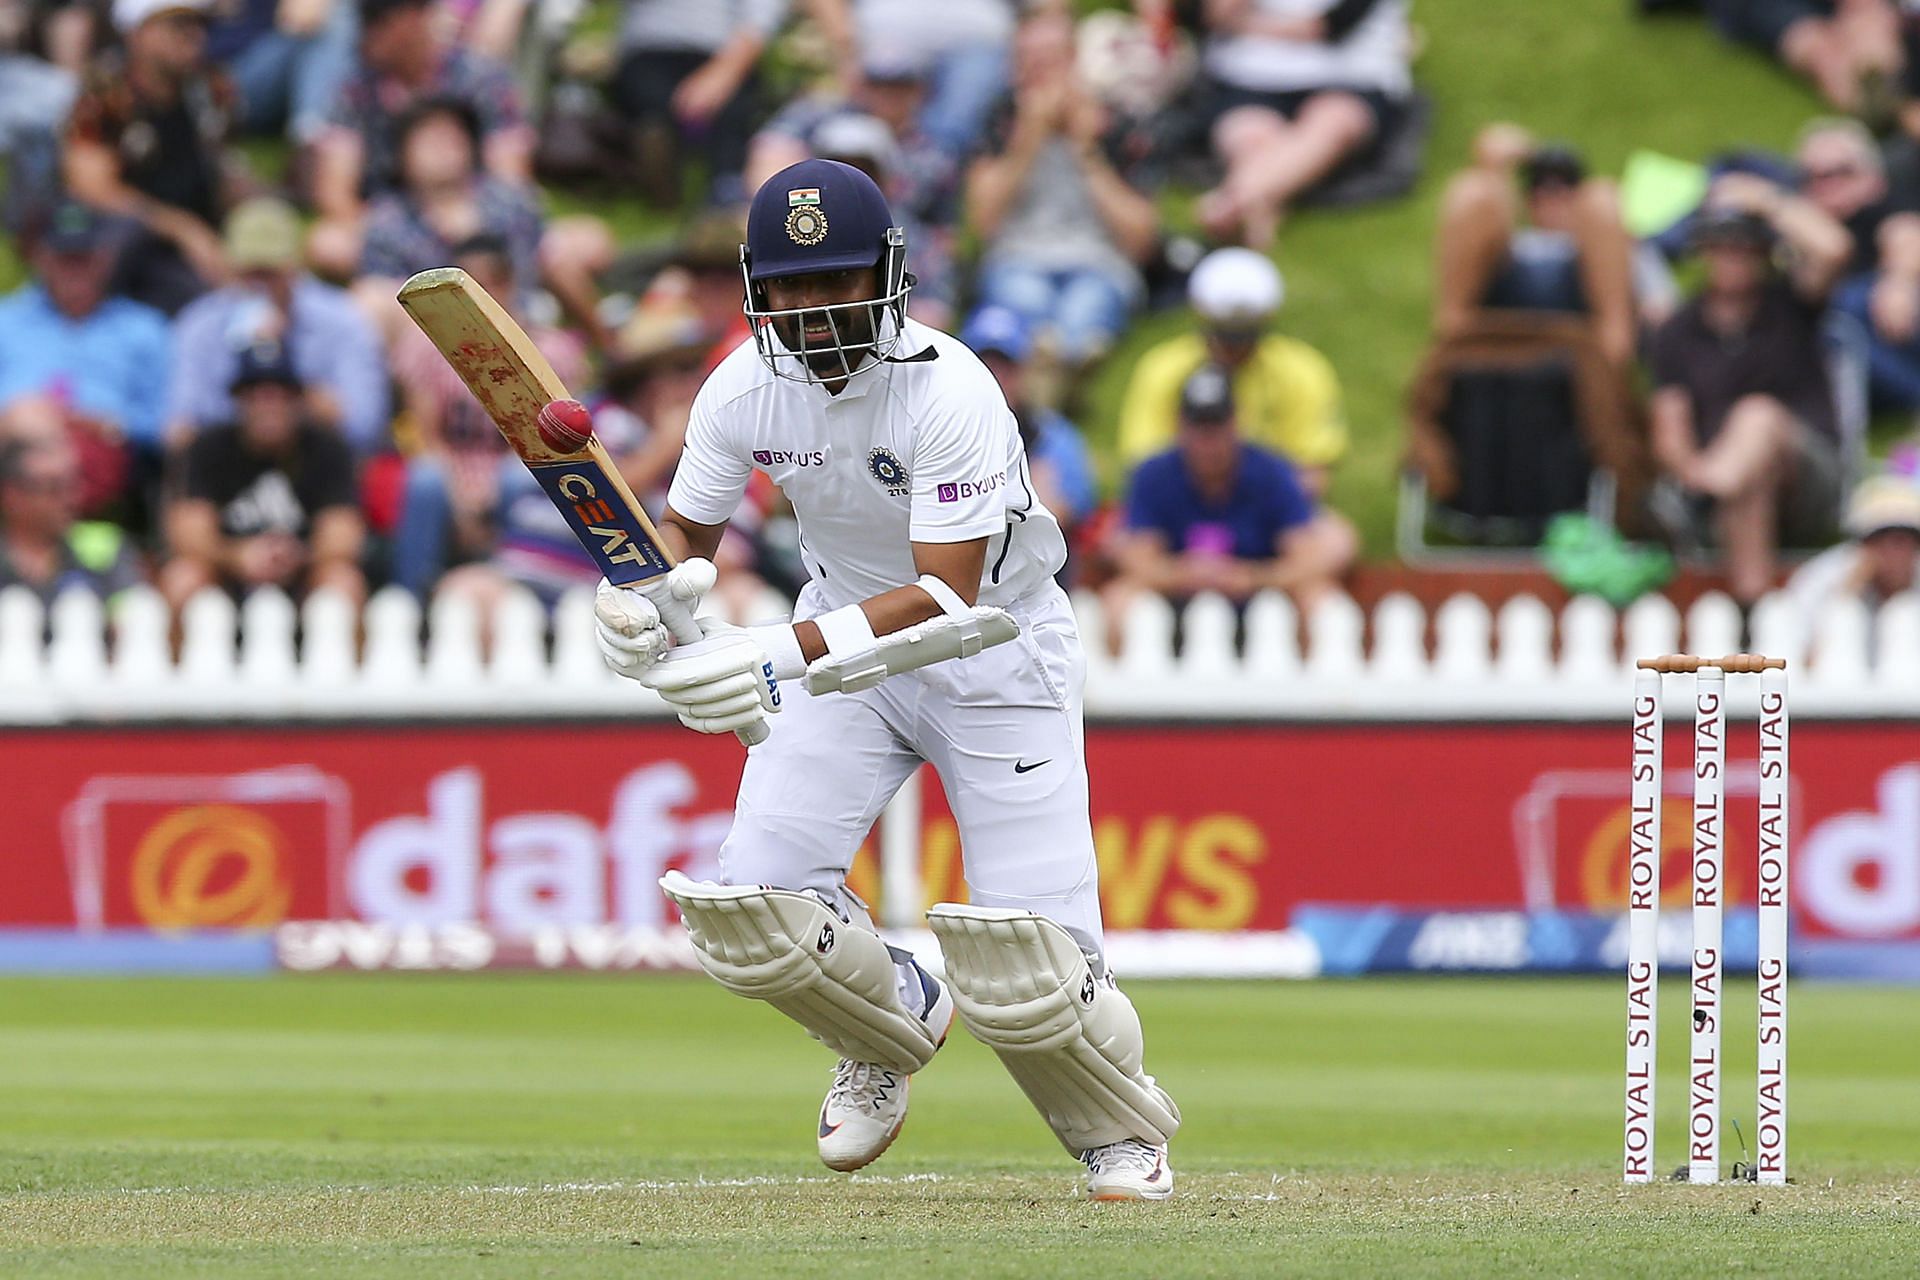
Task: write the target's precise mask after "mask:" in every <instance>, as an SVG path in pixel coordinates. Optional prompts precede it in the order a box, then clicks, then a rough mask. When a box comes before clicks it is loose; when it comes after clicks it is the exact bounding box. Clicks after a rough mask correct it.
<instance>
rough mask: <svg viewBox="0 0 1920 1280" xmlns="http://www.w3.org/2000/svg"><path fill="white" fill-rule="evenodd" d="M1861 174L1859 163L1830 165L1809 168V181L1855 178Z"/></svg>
mask: <svg viewBox="0 0 1920 1280" xmlns="http://www.w3.org/2000/svg"><path fill="white" fill-rule="evenodd" d="M1859 175H1860V166H1859V165H1857V164H1836V165H1829V166H1827V167H1826V168H1824V169H1809V170H1807V181H1808V182H1832V181H1833V180H1834V179H1836V178H1855V177H1858V176H1859Z"/></svg>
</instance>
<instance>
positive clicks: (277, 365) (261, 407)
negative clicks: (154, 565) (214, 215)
mask: <svg viewBox="0 0 1920 1280" xmlns="http://www.w3.org/2000/svg"><path fill="white" fill-rule="evenodd" d="M232 390H233V400H234V405H235V408H236V409H237V416H236V418H235V420H234V421H233V422H232V423H231V424H228V425H226V426H219V427H212V428H209V429H208V430H206V431H203V432H201V433H200V434H199V435H197V436H195V437H194V439H193V442H192V443H191V444H190V445H188V446H187V451H186V453H185V455H184V456H183V458H182V466H181V476H180V484H179V491H178V493H177V495H176V496H175V497H174V499H173V501H172V502H171V503H170V504H169V505H168V507H167V510H166V517H165V530H166V539H167V547H168V550H169V553H170V557H169V559H168V560H167V562H166V563H165V564H164V565H162V566H161V569H160V591H161V593H162V594H163V595H165V596H166V598H167V600H168V602H169V603H171V604H172V605H173V606H174V608H176V609H178V608H180V607H181V606H182V605H184V604H185V603H186V602H187V600H188V599H190V598H191V597H192V596H193V594H194V593H195V592H197V591H200V590H202V589H203V588H206V587H210V586H219V587H223V588H225V589H226V590H229V591H233V592H236V593H239V594H245V593H247V592H249V591H251V590H253V589H254V588H255V587H264V586H275V587H279V588H281V589H283V590H285V591H287V592H289V593H292V594H294V595H300V594H303V593H304V592H307V591H312V590H318V589H320V588H322V587H331V588H333V589H334V590H336V591H339V592H341V593H342V594H343V595H345V596H346V597H347V598H348V599H349V600H351V601H352V602H353V603H354V604H355V606H358V604H359V603H360V601H361V599H362V598H363V597H364V596H365V594H366V583H365V580H364V579H363V578H362V577H361V573H360V551H361V546H362V543H363V542H364V540H365V534H366V530H365V528H364V526H363V525H362V524H361V520H360V511H359V507H358V505H357V497H358V495H357V493H356V491H355V485H354V473H353V455H352V454H351V453H350V452H349V451H348V449H347V446H346V443H345V442H344V441H342V440H341V439H340V437H339V435H338V434H337V433H336V432H333V431H329V430H327V429H326V428H325V427H320V426H316V425H314V424H313V423H311V422H308V421H307V420H306V419H305V417H304V415H303V412H302V405H303V403H304V400H305V390H306V389H305V388H304V387H303V386H302V385H301V382H300V375H299V374H298V373H297V372H295V370H294V367H293V362H292V361H291V360H290V359H288V356H287V352H286V350H285V349H284V348H282V347H281V346H279V345H278V344H277V343H272V342H263V343H258V344H256V345H254V346H252V347H250V348H248V349H247V350H246V351H245V352H244V353H242V355H241V357H240V363H239V367H238V368H237V369H236V370H235V371H234V378H233V387H232Z"/></svg>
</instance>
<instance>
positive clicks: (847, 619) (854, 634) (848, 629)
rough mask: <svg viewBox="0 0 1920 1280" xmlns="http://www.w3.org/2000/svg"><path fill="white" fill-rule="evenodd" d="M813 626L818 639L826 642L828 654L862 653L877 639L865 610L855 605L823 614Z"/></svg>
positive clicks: (871, 646)
mask: <svg viewBox="0 0 1920 1280" xmlns="http://www.w3.org/2000/svg"><path fill="white" fill-rule="evenodd" d="M813 625H814V626H816V627H819V628H820V638H821V639H822V640H824V641H826V645H827V652H828V653H830V654H839V655H844V654H849V653H863V652H865V651H866V650H868V649H871V648H873V646H874V643H875V641H876V639H877V637H876V636H875V635H874V634H873V624H872V623H871V622H868V621H867V614H866V610H864V609H862V608H861V607H860V606H859V605H857V604H850V605H848V606H846V607H845V608H843V609H834V610H832V611H830V612H827V613H823V614H821V615H820V616H819V617H817V618H815V619H814V620H813Z"/></svg>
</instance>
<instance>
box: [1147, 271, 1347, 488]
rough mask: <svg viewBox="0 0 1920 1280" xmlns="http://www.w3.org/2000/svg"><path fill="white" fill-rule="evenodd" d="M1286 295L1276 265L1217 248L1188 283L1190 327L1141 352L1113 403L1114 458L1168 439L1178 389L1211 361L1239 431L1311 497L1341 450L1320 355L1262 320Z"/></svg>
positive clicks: (1340, 428)
mask: <svg viewBox="0 0 1920 1280" xmlns="http://www.w3.org/2000/svg"><path fill="white" fill-rule="evenodd" d="M1285 296H1286V289H1285V285H1284V283H1283V282H1282V280H1281V278H1280V272H1279V269H1278V268H1276V267H1275V266H1274V265H1273V263H1272V261H1271V260H1269V259H1268V258H1267V257H1266V256H1265V255H1264V254H1258V253H1255V252H1254V251H1253V250H1251V249H1237V248H1236V249H1216V250H1215V251H1214V252H1212V253H1210V254H1208V255H1207V256H1206V257H1205V258H1202V259H1201V260H1200V265H1199V266H1197V267H1195V268H1194V272H1193V275H1192V276H1190V277H1189V278H1188V280H1187V300H1188V301H1189V302H1190V303H1191V304H1192V306H1193V309H1194V312H1195V314H1196V315H1197V316H1198V317H1199V320H1200V327H1199V329H1198V331H1196V332H1190V333H1184V334H1181V335H1180V336H1178V337H1175V338H1169V339H1167V340H1166V341H1165V342H1162V343H1161V344H1160V345H1158V346H1156V347H1153V348H1151V349H1149V350H1148V351H1147V353H1146V354H1145V355H1143V356H1141V357H1140V360H1139V363H1137V364H1136V365H1134V367H1133V377H1132V379H1131V380H1130V381H1129V382H1128V383H1127V390H1126V396H1125V398H1124V399H1123V400H1122V401H1121V405H1120V457H1121V460H1122V461H1123V462H1125V463H1127V464H1128V465H1133V464H1135V463H1137V462H1139V461H1141V460H1142V459H1144V458H1146V457H1147V456H1148V455H1149V454H1153V453H1158V452H1159V451H1161V450H1162V449H1165V448H1166V447H1167V446H1168V445H1169V444H1171V443H1172V442H1173V440H1174V436H1175V434H1176V431H1177V429H1178V426H1179V420H1180V414H1179V406H1180V389H1181V387H1183V386H1184V385H1186V381H1187V379H1188V378H1190V377H1191V376H1193V373H1194V371H1195V370H1197V369H1199V368H1200V367H1201V366H1202V365H1205V364H1209V363H1211V364H1216V365H1218V366H1220V367H1221V368H1223V369H1225V370H1227V371H1228V373H1229V375H1230V376H1231V377H1232V378H1233V394H1234V404H1235V406H1236V408H1237V414H1236V417H1237V419H1238V422H1239V428H1240V431H1241V433H1242V434H1243V435H1245V436H1246V438H1247V439H1248V440H1250V441H1252V442H1253V443H1255V444H1258V445H1260V446H1261V447H1263V448H1266V449H1270V450H1272V451H1273V452H1275V453H1278V454H1280V455H1281V456H1282V457H1284V458H1286V459H1287V461H1288V462H1289V463H1290V464H1291V465H1292V466H1293V468H1294V473H1295V475H1296V476H1298V478H1299V480H1300V482H1301V483H1302V484H1303V485H1305V486H1306V489H1307V492H1308V493H1310V494H1312V495H1313V496H1314V497H1316V498H1319V497H1323V496H1324V495H1325V494H1326V491H1327V486H1328V484H1329V483H1330V480H1331V477H1332V473H1333V465H1334V464H1335V463H1336V462H1338V461H1339V460H1340V458H1341V456H1342V455H1343V454H1345V453H1346V450H1347V424H1346V418H1345V417H1344V415H1343V414H1342V412H1341V408H1340V382H1339V379H1338V377H1337V376H1336V375H1335V374H1334V371H1333V366H1332V365H1331V364H1329V363H1328V362H1327V359H1326V357H1325V356H1323V355H1321V354H1320V353H1319V352H1318V351H1316V350H1314V349H1313V348H1312V347H1310V346H1308V345H1307V344H1306V343H1304V342H1302V341H1300V340H1299V339H1298V338H1293V337H1289V336H1287V335H1286V334H1281V333H1275V332H1272V330H1271V327H1270V326H1271V325H1272V323H1273V319H1274V317H1275V315H1277V314H1278V313H1279V310H1280V304H1281V301H1282V300H1283V299H1284V298H1285Z"/></svg>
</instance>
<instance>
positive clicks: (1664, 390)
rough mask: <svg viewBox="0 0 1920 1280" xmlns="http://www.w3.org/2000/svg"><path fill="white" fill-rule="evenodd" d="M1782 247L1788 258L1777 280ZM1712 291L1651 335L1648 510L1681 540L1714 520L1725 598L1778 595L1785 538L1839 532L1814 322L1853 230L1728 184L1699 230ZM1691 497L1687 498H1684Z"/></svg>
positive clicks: (1782, 198)
mask: <svg viewBox="0 0 1920 1280" xmlns="http://www.w3.org/2000/svg"><path fill="white" fill-rule="evenodd" d="M1776 240H1778V241H1780V242H1784V244H1785V246H1786V247H1787V248H1788V249H1789V250H1790V251H1791V261H1792V268H1791V272H1790V274H1789V275H1787V276H1786V277H1785V278H1781V277H1780V276H1777V275H1776V274H1775V272H1774V270H1773V266H1772V261H1773V250H1774V245H1775V242H1776ZM1694 244H1695V247H1696V250H1697V252H1698V254H1699V257H1700V259H1701V263H1702V267H1703V275H1704V287H1703V288H1702V290H1701V292H1700V293H1699V295H1698V296H1696V297H1695V298H1693V299H1692V300H1691V301H1689V302H1688V303H1686V304H1685V305H1684V306H1683V307H1681V309H1680V310H1679V311H1678V312H1676V313H1675V314H1674V316H1673V318H1672V319H1670V320H1669V321H1667V323H1666V324H1665V325H1663V326H1662V327H1661V329H1660V331H1659V332H1658V334H1656V335H1655V337H1654V340H1653V350H1652V361H1651V363H1652V372H1653V384H1654V388H1655V389H1654V393H1653V401H1652V406H1651V408H1652V442H1653V453H1654V459H1655V462H1656V463H1657V464H1658V466H1659V469H1660V471H1661V473H1662V482H1661V484H1660V485H1658V486H1656V490H1655V494H1654V497H1655V500H1656V506H1655V510H1654V514H1655V515H1656V516H1657V517H1659V518H1660V519H1661V520H1662V522H1663V523H1665V524H1667V525H1668V527H1669V530H1670V532H1672V533H1673V534H1674V535H1675V536H1676V538H1678V539H1679V540H1680V541H1682V542H1683V543H1686V542H1689V541H1692V540H1693V539H1694V536H1695V535H1694V530H1693V525H1694V523H1696V521H1697V520H1698V519H1699V518H1700V517H1702V516H1711V519H1712V523H1713V525H1714V526H1715V529H1716V532H1717V535H1718V540H1719V545H1720V547H1721V550H1722V552H1723V554H1724V556H1725V563H1726V573H1727V582H1728V588H1729V590H1730V591H1731V593H1732V594H1733V596H1734V598H1735V599H1736V600H1738V601H1740V602H1741V603H1743V604H1751V603H1752V602H1754V601H1756V600H1758V599H1759V598H1760V597H1761V596H1762V595H1763V594H1765V592H1766V591H1767V590H1769V589H1770V588H1771V587H1772V586H1773V582H1774V575H1775V565H1776V562H1777V552H1778V547H1779V543H1780V541H1781V538H1782V535H1783V534H1784V535H1785V536H1786V537H1788V538H1790V539H1793V540H1795V541H1803V540H1819V539H1822V538H1824V537H1825V536H1827V534H1828V533H1829V532H1830V531H1831V529H1832V527H1833V525H1834V522H1835V517H1836V515H1837V511H1838V506H1839V499H1840V494H1839V483H1840V475H1841V470H1842V461H1841V457H1840V445H1839V425H1838V421H1837V417H1836V413H1835V407H1834V400H1833V394H1832V389H1831V387H1830V386H1829V384H1828V380H1827V370H1826V364H1825V360H1824V353H1823V351H1822V348H1821V340H1820V328H1819V326H1820V312H1821V309H1822V307H1823V306H1824V304H1825V302H1826V298H1827V293H1828V291H1829V290H1830V289H1831V288H1832V286H1833V282H1834V280H1835V279H1836V278H1837V277H1838V275H1839V273H1840V271H1841V270H1842V269H1843V268H1844V267H1845V266H1846V262H1847V257H1848V253H1849V247H1850V246H1849V242H1848V239H1847V233H1846V229H1845V228H1844V227H1842V226H1841V225H1840V224H1839V223H1837V222H1835V221H1834V220H1833V219H1832V218H1830V217H1828V216H1827V215H1826V214H1825V213H1823V212H1821V210H1820V209H1819V208H1818V207H1817V206H1815V205H1814V204H1812V203H1811V202H1809V201H1807V200H1804V199H1801V198H1800V197H1798V196H1795V195H1793V194H1791V193H1789V192H1783V191H1781V190H1779V189H1778V188H1776V187H1774V186H1773V185H1772V184H1770V183H1768V182H1766V181H1764V180H1762V179H1758V178H1753V177H1751V176H1750V175H1745V174H1729V175H1726V176H1725V177H1722V178H1721V179H1720V180H1719V181H1718V182H1717V183H1715V184H1714V187H1713V188H1712V190H1711V191H1710V193H1709V198H1708V204H1707V206H1706V208H1705V209H1704V210H1703V211H1702V213H1701V214H1700V216H1699V218H1698V220H1697V223H1696V226H1695V229H1694ZM1677 499H1683V500H1677Z"/></svg>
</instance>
